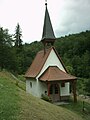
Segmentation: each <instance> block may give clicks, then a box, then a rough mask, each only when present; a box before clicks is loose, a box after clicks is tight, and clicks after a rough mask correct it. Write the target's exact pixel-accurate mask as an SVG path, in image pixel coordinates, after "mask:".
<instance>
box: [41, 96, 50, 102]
mask: <svg viewBox="0 0 90 120" xmlns="http://www.w3.org/2000/svg"><path fill="white" fill-rule="evenodd" d="M41 97H42V99H43V100H45V101H48V102H51V101H52V100H51V98H50V97H49V96H48V95H45V94H42V95H41Z"/></svg>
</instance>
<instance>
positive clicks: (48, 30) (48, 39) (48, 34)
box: [41, 3, 55, 46]
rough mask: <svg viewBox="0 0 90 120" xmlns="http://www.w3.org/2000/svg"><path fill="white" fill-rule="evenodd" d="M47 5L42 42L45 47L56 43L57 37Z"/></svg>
mask: <svg viewBox="0 0 90 120" xmlns="http://www.w3.org/2000/svg"><path fill="white" fill-rule="evenodd" d="M45 5H46V11H45V18H44V26H43V34H42V40H41V41H42V42H43V43H44V46H45V44H46V43H51V44H52V45H53V44H54V42H55V35H54V31H53V27H52V24H51V20H50V16H49V12H48V9H47V3H45Z"/></svg>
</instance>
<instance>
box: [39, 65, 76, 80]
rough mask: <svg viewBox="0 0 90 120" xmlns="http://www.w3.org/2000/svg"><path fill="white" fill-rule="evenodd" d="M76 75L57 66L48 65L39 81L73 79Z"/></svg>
mask: <svg viewBox="0 0 90 120" xmlns="http://www.w3.org/2000/svg"><path fill="white" fill-rule="evenodd" d="M74 79H76V77H74V76H72V75H70V74H68V73H65V72H63V71H62V70H60V69H59V68H58V67H57V66H50V67H48V68H47V69H46V70H45V72H44V73H43V74H42V75H41V77H40V78H39V80H41V81H60V80H64V81H67V80H74Z"/></svg>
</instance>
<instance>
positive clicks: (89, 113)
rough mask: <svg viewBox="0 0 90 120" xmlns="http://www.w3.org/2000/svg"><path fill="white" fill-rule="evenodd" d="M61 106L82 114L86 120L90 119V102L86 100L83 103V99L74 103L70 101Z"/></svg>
mask: <svg viewBox="0 0 90 120" xmlns="http://www.w3.org/2000/svg"><path fill="white" fill-rule="evenodd" d="M61 106H62V107H64V108H67V109H69V110H71V111H74V112H75V113H76V114H78V115H80V116H81V117H82V118H83V119H84V120H90V103H88V102H84V105H83V100H78V102H77V103H73V102H72V101H70V103H69V104H65V105H61ZM83 108H84V111H83Z"/></svg>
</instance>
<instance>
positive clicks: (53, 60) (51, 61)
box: [37, 49, 65, 78]
mask: <svg viewBox="0 0 90 120" xmlns="http://www.w3.org/2000/svg"><path fill="white" fill-rule="evenodd" d="M49 66H57V67H58V68H60V69H61V70H62V71H64V72H65V69H64V67H63V66H62V64H61V62H60V60H59V59H58V57H57V55H56V53H55V52H54V50H53V49H52V50H51V52H50V54H49V56H48V58H47V60H46V63H45V64H44V66H43V68H42V70H41V72H40V74H39V75H38V76H37V78H39V77H40V75H41V74H42V73H43V72H44V71H45V70H46V69H47V68H48V67H49Z"/></svg>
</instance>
